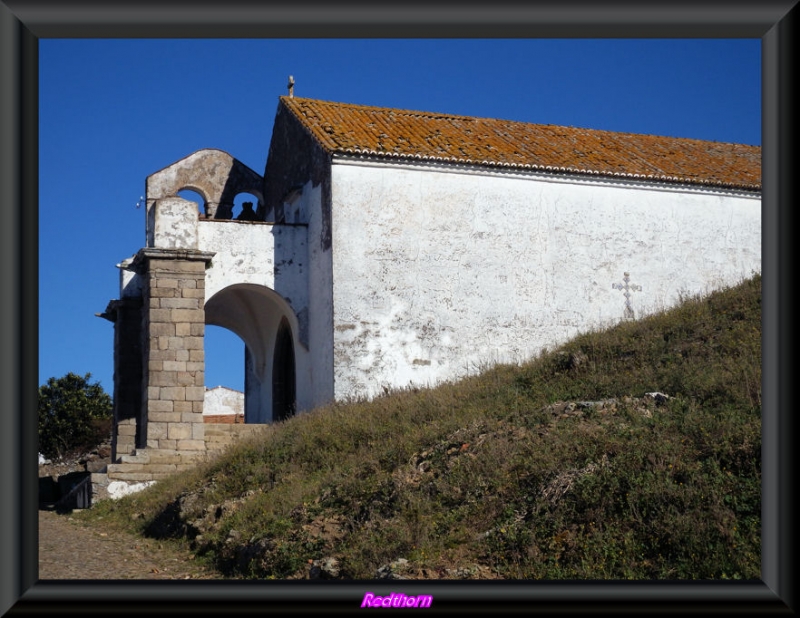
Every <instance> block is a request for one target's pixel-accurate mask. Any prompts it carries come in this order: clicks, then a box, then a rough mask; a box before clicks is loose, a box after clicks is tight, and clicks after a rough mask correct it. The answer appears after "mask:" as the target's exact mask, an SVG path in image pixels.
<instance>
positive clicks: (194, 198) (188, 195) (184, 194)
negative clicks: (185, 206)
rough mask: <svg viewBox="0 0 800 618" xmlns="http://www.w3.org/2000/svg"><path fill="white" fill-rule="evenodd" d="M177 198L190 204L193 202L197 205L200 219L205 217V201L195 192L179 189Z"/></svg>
mask: <svg viewBox="0 0 800 618" xmlns="http://www.w3.org/2000/svg"><path fill="white" fill-rule="evenodd" d="M178 197H180V198H183V199H185V200H189V201H190V202H194V203H195V204H197V212H198V213H199V214H200V217H204V216H205V214H206V200H205V198H204V197H203V196H202V195H200V194H199V193H198V192H197V191H194V190H192V189H181V190H180V191H178Z"/></svg>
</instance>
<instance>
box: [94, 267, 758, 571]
mask: <svg viewBox="0 0 800 618" xmlns="http://www.w3.org/2000/svg"><path fill="white" fill-rule="evenodd" d="M760 302H761V280H760V277H758V276H756V277H754V278H752V279H750V280H747V281H745V282H743V283H742V284H741V285H739V286H737V287H735V288H730V289H727V290H724V291H721V292H717V293H714V294H712V295H711V296H709V297H707V298H703V299H700V298H694V299H688V300H686V301H685V302H684V303H683V304H682V305H681V306H680V307H679V308H677V309H674V310H670V311H665V312H662V313H659V314H657V315H653V316H650V317H648V318H645V319H642V320H638V321H634V322H626V323H623V324H620V325H618V326H616V327H614V328H611V329H609V330H607V331H603V332H592V333H587V334H585V335H582V336H580V337H578V338H576V339H574V340H573V341H571V342H569V343H568V344H566V345H565V346H563V347H561V348H559V349H558V350H555V351H552V352H549V353H546V354H543V355H541V357H540V358H537V359H535V360H533V361H531V362H530V363H528V364H526V365H524V366H522V367H516V366H515V367H511V366H500V367H496V368H493V369H489V370H487V371H484V372H482V373H480V374H479V375H475V376H472V377H470V378H468V379H465V380H463V381H461V382H459V383H456V384H445V385H442V386H440V387H438V388H435V389H421V390H414V391H411V390H409V391H402V392H396V393H390V394H388V395H387V396H385V397H381V398H379V399H376V400H374V401H371V402H366V401H362V402H351V403H348V404H337V405H332V406H329V407H326V408H324V409H319V410H316V411H314V412H311V413H308V414H305V415H301V416H299V417H296V418H293V419H291V420H289V421H287V422H285V423H282V424H280V425H276V426H274V427H272V428H271V429H270V430H268V431H267V432H266V433H265V434H264V435H263V436H261V437H259V438H257V439H253V440H250V441H247V442H244V443H242V444H240V445H239V446H238V447H236V448H235V449H232V450H230V451H229V452H227V453H225V454H224V455H222V456H221V457H220V458H219V459H217V460H216V461H215V462H213V463H211V464H209V465H207V466H205V467H202V468H198V469H197V470H195V471H193V472H192V473H190V474H184V475H182V476H180V477H175V478H172V479H169V480H167V481H163V482H161V483H159V484H158V485H156V486H155V487H153V488H151V489H148V490H146V491H144V492H142V493H140V494H136V495H133V496H129V497H126V498H124V499H122V500H120V501H117V502H113V503H112V502H106V503H101V504H98V505H97V506H95V507H94V508H93V509H92V510H91V511H88V512H86V513H82V514H81V516H84V517H87V518H92V517H97V516H104V517H105V518H106V520H108V519H113V520H115V521H117V522H119V523H118V525H121V526H125V527H127V528H133V529H135V530H137V531H139V532H140V533H142V534H147V535H150V536H157V537H161V538H174V539H178V540H179V541H181V542H184V543H186V544H187V545H188V546H190V547H191V548H193V550H194V551H196V552H197V554H198V555H199V556H202V557H204V558H205V559H206V560H207V561H208V562H209V564H211V565H213V566H214V567H215V568H217V569H219V570H221V571H222V572H223V573H230V574H237V575H244V576H246V577H253V578H263V579H271V578H277V579H286V578H297V577H305V576H308V573H309V569H310V567H309V565H310V564H312V563H313V564H319V561H321V560H322V559H323V558H333V559H335V563H336V564H337V565H338V568H337V570H336V571H335V573H334V575H330V574H329V576H336V577H340V578H364V579H370V578H374V577H376V574H377V572H378V569H380V568H381V567H384V566H386V565H389V564H391V563H394V562H396V561H397V560H398V559H399V558H404V559H406V560H408V563H405V566H404V567H403V568H405V569H406V573H407V575H408V576H426V577H475V578H484V577H501V578H513V579H518V578H535V579H565V578H569V579H605V578H614V579H661V578H664V579H676V578H681V579H693V578H698V579H724V578H759V577H760V533H761V530H760V510H761V504H760V484H761V468H760V462H761V459H760V449H761V347H760V345H761V328H760V324H761V306H760ZM654 391H659V392H662V393H666V394H668V395H669V398H668V399H667V400H665V401H662V402H658V401H656V400H655V399H653V398H652V397H645V396H644V395H645V393H649V392H654ZM581 402H599V403H597V404H596V405H587V404H584V403H581ZM315 561H316V562H315ZM398 568H399V567H398ZM383 572H385V569H384V571H383ZM323 576H324V574H323Z"/></svg>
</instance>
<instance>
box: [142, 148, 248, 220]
mask: <svg viewBox="0 0 800 618" xmlns="http://www.w3.org/2000/svg"><path fill="white" fill-rule="evenodd" d="M263 183H264V180H263V178H262V177H261V175H260V174H257V173H256V172H254V171H253V170H252V169H250V168H249V167H247V166H246V165H245V164H244V163H242V162H241V161H239V160H237V159H234V158H233V157H232V156H231V155H229V154H228V153H227V152H224V151H222V150H217V149H213V148H206V149H203V150H198V151H197V152H195V153H193V154H191V155H189V156H188V157H185V158H183V159H181V160H180V161H176V162H175V163H173V164H172V165H169V166H167V167H165V168H164V169H162V170H159V171H158V172H155V173H154V174H151V175H150V176H148V177H147V208H148V210H149V209H150V208H152V206H153V204H154V203H155V201H156V200H159V199H162V198H165V197H177V196H178V192H179V191H182V190H184V189H188V190H191V191H195V192H196V193H199V194H200V195H201V196H203V199H204V201H205V204H204V208H205V217H206V218H207V219H230V218H231V215H232V211H233V203H234V198H235V197H236V195H238V194H239V193H242V192H246V193H251V194H252V195H254V196H255V197H256V199H257V200H258V204H257V205H254V208H255V210H256V212H259V213H262V212H263V211H264V194H263Z"/></svg>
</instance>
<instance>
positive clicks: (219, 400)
mask: <svg viewBox="0 0 800 618" xmlns="http://www.w3.org/2000/svg"><path fill="white" fill-rule="evenodd" d="M203 414H204V415H221V414H244V393H242V392H241V391H236V390H233V389H232V388H227V387H225V386H216V387H214V388H206V393H205V397H204V399H203Z"/></svg>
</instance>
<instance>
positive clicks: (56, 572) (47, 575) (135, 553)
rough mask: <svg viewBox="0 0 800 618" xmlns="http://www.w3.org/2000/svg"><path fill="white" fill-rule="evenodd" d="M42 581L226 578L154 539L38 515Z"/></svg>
mask: <svg viewBox="0 0 800 618" xmlns="http://www.w3.org/2000/svg"><path fill="white" fill-rule="evenodd" d="M39 578H40V579H225V578H224V577H222V576H221V575H219V574H218V573H216V572H214V571H210V570H207V569H204V568H203V566H202V565H201V564H199V563H198V562H196V561H195V560H194V556H192V554H191V553H189V552H181V551H177V550H175V549H174V548H172V547H170V546H167V545H164V544H162V543H159V541H157V540H155V539H144V538H140V537H137V536H134V535H132V534H129V533H125V532H120V531H112V530H110V529H106V528H102V529H99V528H97V527H94V528H91V527H88V526H86V525H85V524H83V523H82V522H80V521H77V520H75V519H73V518H72V517H70V515H68V514H67V515H60V514H57V513H56V512H54V511H45V510H40V511H39Z"/></svg>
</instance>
